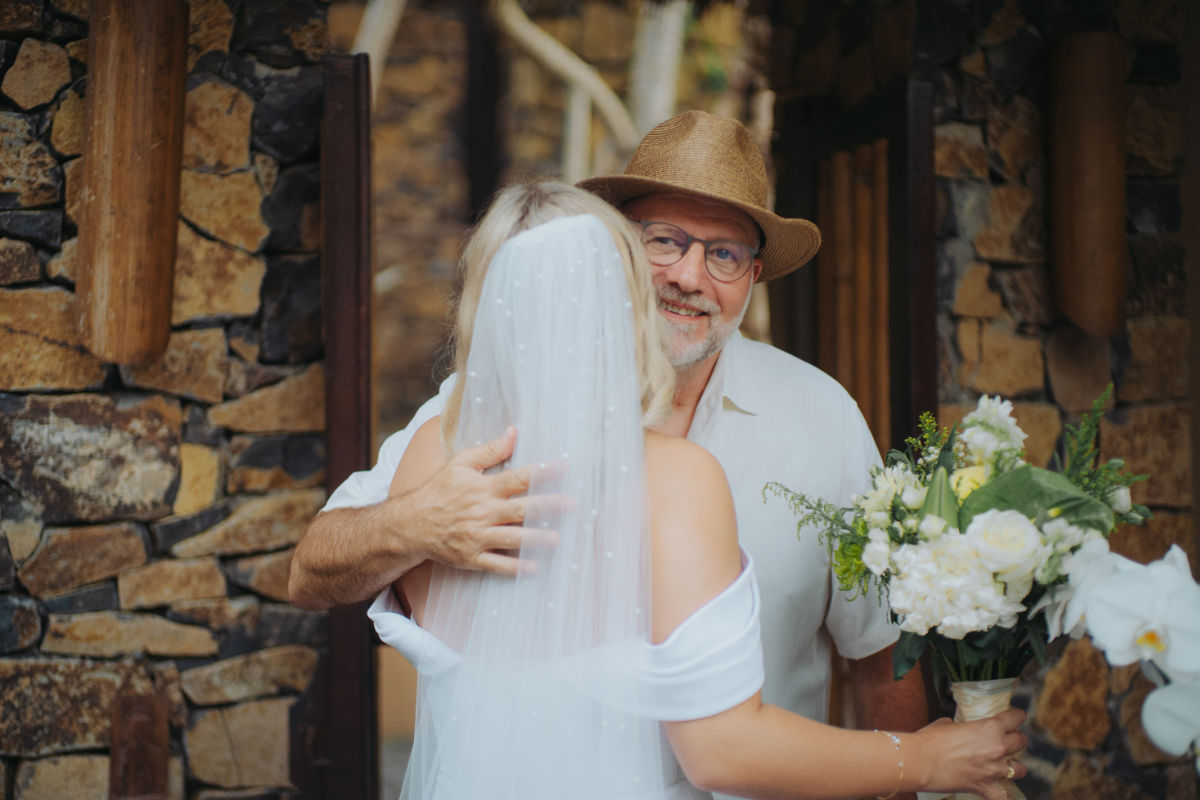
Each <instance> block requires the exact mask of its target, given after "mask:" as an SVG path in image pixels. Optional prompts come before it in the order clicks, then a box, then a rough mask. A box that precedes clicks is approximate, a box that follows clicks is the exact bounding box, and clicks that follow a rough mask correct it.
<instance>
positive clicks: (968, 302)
mask: <svg viewBox="0 0 1200 800" xmlns="http://www.w3.org/2000/svg"><path fill="white" fill-rule="evenodd" d="M991 274H992V268H991V267H990V266H988V265H987V264H984V263H982V262H980V261H975V262H972V263H971V264H969V265H968V266H967V272H966V274H965V275H963V277H962V279H961V280H960V281H959V282H958V290H957V291H956V292H955V294H954V313H955V314H959V315H961V316H964V317H982V318H985V319H990V318H992V317H999V316H1001V315H1002V314H1003V313H1004V298H1002V297H1001V296H1000V293H999V292H997V291H996V290H995V289H993V288H992V287H991V286H989V285H988V279H989V278H990V277H991Z"/></svg>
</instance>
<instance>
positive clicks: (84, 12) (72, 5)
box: [51, 0, 91, 22]
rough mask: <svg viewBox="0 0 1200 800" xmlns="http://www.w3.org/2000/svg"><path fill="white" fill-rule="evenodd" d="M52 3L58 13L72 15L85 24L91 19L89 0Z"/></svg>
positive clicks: (52, 1)
mask: <svg viewBox="0 0 1200 800" xmlns="http://www.w3.org/2000/svg"><path fill="white" fill-rule="evenodd" d="M51 3H52V4H53V6H54V9H55V10H56V11H61V12H62V13H64V14H70V15H71V16H72V17H75V18H76V19H80V20H82V21H84V22H87V21H88V19H89V18H90V17H91V5H90V3H89V2H88V0H51Z"/></svg>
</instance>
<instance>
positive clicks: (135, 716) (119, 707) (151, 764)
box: [108, 683, 171, 800]
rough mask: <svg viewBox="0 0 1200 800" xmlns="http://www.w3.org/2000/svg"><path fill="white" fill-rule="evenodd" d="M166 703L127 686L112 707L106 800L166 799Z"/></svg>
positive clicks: (168, 756) (167, 747) (168, 749)
mask: <svg viewBox="0 0 1200 800" xmlns="http://www.w3.org/2000/svg"><path fill="white" fill-rule="evenodd" d="M170 756H171V748H170V745H169V743H168V736H167V701H166V699H165V698H164V697H163V695H162V694H160V693H157V692H155V693H153V694H141V693H139V692H137V691H135V690H134V689H132V688H131V687H130V686H129V685H128V683H127V684H126V685H125V686H122V687H121V690H120V691H119V692H118V693H117V696H116V697H115V698H114V699H113V704H112V725H111V728H110V734H109V761H108V797H109V800H167V796H168V793H169V791H170V790H169V787H168V786H167V764H168V762H169V760H170Z"/></svg>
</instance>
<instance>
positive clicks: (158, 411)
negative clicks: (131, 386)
mask: <svg viewBox="0 0 1200 800" xmlns="http://www.w3.org/2000/svg"><path fill="white" fill-rule="evenodd" d="M0 411H2V412H3V413H2V414H0V477H3V478H4V479H5V480H7V481H8V482H9V483H10V484H12V485H13V487H14V488H16V489H17V490H18V491H19V492H21V493H22V494H23V495H25V496H26V497H28V498H29V499H30V500H32V501H34V502H36V503H37V504H38V505H39V506H41V508H42V509H43V511H42V517H43V519H44V520H45V521H47V522H67V521H81V520H82V521H91V520H101V519H112V518H113V517H124V518H126V519H154V518H156V517H161V516H163V515H165V514H167V513H169V512H170V508H171V501H172V500H173V499H174V491H175V487H176V483H177V481H178V478H179V434H180V426H181V423H182V417H181V413H180V409H179V405H178V403H176V402H173V401H170V400H167V399H165V398H163V397H161V396H158V395H155V396H151V397H145V396H133V395H117V396H100V395H68V396H62V397H55V396H41V395H25V396H16V395H0Z"/></svg>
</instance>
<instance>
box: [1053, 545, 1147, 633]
mask: <svg viewBox="0 0 1200 800" xmlns="http://www.w3.org/2000/svg"><path fill="white" fill-rule="evenodd" d="M1136 566H1138V565H1137V564H1136V563H1135V562H1133V561H1130V560H1129V559H1127V558H1124V557H1122V556H1119V555H1117V554H1116V553H1113V552H1111V551H1110V550H1109V549H1108V540H1107V539H1104V538H1098V539H1089V540H1088V541H1086V542H1085V543H1084V544H1083V545H1081V546H1080V547H1079V549H1078V550H1076V551H1075V552H1073V553H1068V554H1067V555H1065V556H1063V559H1062V570H1061V571H1062V574H1064V575H1066V576H1067V582H1066V583H1063V584H1058V585H1056V586H1053V587H1051V588H1050V590H1049V591H1047V592H1046V594H1044V595H1042V599H1041V600H1039V601H1038V603H1037V605H1035V606H1034V607H1033V609H1032V611H1031V612H1030V613H1031V614H1036V613H1037V612H1038V611H1042V610H1045V613H1046V628H1047V636H1046V638H1047V639H1048V640H1054V639H1057V638H1058V637H1059V636H1060V635H1061V634H1063V633H1069V634H1071V637H1072V638H1073V639H1078V638H1079V637H1081V636H1083V634H1084V633H1085V632H1086V628H1085V620H1084V613H1085V611H1086V610H1087V605H1088V600H1089V598H1090V597H1091V593H1092V591H1094V590H1095V589H1097V588H1098V587H1101V586H1103V585H1104V581H1105V580H1106V579H1107V578H1108V577H1109V576H1110V575H1112V574H1113V573H1115V572H1117V571H1118V570H1121V569H1128V568H1132V567H1136Z"/></svg>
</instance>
